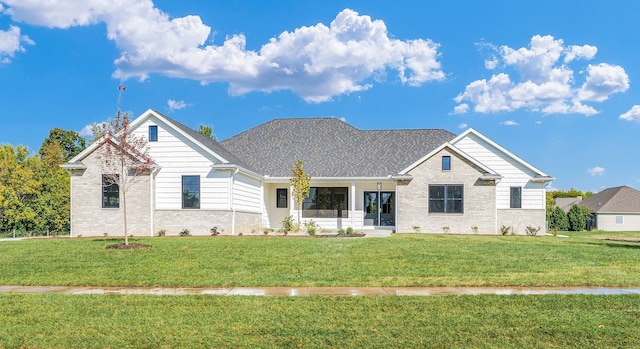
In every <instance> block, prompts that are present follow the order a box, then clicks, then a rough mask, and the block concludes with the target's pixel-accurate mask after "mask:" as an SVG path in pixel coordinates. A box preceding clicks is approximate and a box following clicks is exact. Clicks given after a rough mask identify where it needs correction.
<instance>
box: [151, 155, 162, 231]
mask: <svg viewBox="0 0 640 349" xmlns="http://www.w3.org/2000/svg"><path fill="white" fill-rule="evenodd" d="M158 170H160V169H159V168H158V167H154V168H153V170H152V171H151V173H149V236H150V237H153V226H154V216H155V214H154V211H155V207H156V205H155V204H156V203H155V195H153V194H154V190H153V188H154V185H153V183H154V179H155V176H156V173H158Z"/></svg>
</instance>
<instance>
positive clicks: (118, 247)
mask: <svg viewBox="0 0 640 349" xmlns="http://www.w3.org/2000/svg"><path fill="white" fill-rule="evenodd" d="M149 247H151V245H147V244H137V243H130V244H128V245H125V244H124V243H121V244H113V245H109V246H107V247H105V248H106V249H107V250H110V249H116V250H132V249H136V248H149Z"/></svg>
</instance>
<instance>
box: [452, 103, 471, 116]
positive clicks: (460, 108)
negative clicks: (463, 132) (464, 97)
mask: <svg viewBox="0 0 640 349" xmlns="http://www.w3.org/2000/svg"><path fill="white" fill-rule="evenodd" d="M467 111H469V105H468V104H467V103H462V104H459V105H456V106H455V107H454V108H453V114H464V113H466V112H467Z"/></svg>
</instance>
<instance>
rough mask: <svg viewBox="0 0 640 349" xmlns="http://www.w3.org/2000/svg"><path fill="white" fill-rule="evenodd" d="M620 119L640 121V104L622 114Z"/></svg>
mask: <svg viewBox="0 0 640 349" xmlns="http://www.w3.org/2000/svg"><path fill="white" fill-rule="evenodd" d="M620 120H626V121H638V122H640V105H634V106H633V107H631V109H630V110H629V111H627V112H626V113H624V114H622V115H620Z"/></svg>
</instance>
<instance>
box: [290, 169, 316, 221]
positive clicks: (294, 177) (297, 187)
mask: <svg viewBox="0 0 640 349" xmlns="http://www.w3.org/2000/svg"><path fill="white" fill-rule="evenodd" d="M289 184H290V185H291V188H292V189H291V190H292V193H291V195H292V196H293V200H294V201H295V204H296V208H297V209H298V228H297V229H298V231H300V221H301V220H302V217H301V215H302V203H303V202H304V199H306V198H307V197H309V190H310V185H311V177H310V176H309V175H308V174H306V173H305V172H304V169H303V163H302V160H298V161H296V164H295V165H294V166H293V169H291V179H290V180H289Z"/></svg>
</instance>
